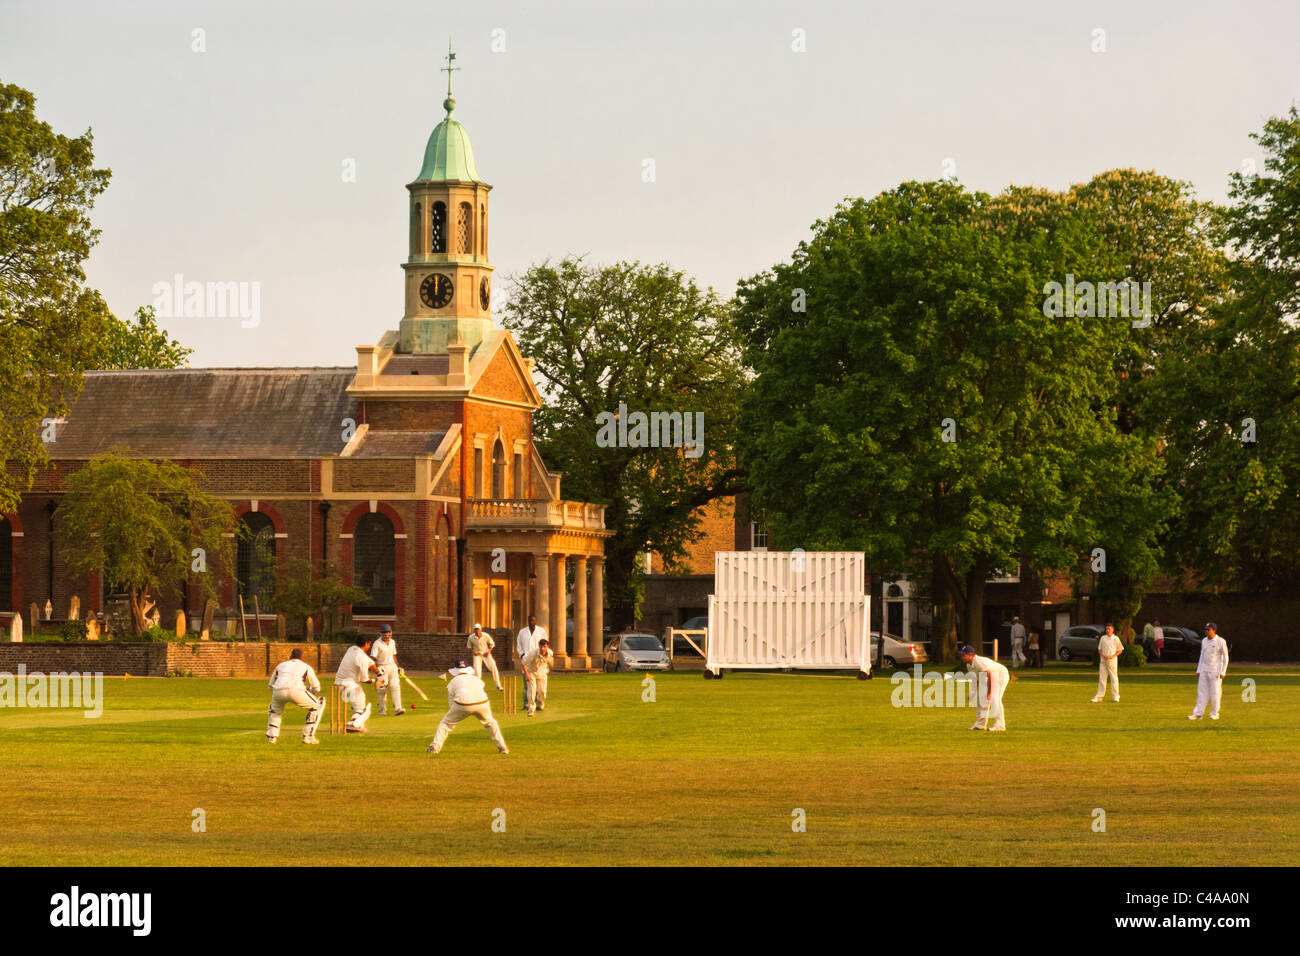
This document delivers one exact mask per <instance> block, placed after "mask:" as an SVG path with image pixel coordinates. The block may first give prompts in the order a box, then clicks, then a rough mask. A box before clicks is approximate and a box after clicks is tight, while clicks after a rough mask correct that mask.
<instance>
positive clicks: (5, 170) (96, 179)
mask: <svg viewBox="0 0 1300 956" xmlns="http://www.w3.org/2000/svg"><path fill="white" fill-rule="evenodd" d="M91 146H92V137H91V134H90V131H89V130H87V131H86V132H85V134H83V135H82V136H78V137H76V138H69V137H67V136H62V135H59V134H57V133H55V132H54V131H53V130H52V129H51V128H50V126H49V124H47V123H42V122H40V121H39V120H37V118H36V100H35V98H34V97H33V96H32V94H31V93H29V92H27V91H26V90H24V89H22V88H20V87H17V86H12V85H10V86H0V410H3V414H0V448H3V449H4V454H5V458H6V459H7V460H8V462H9V463H10V468H6V469H4V470H0V511H12V510H14V509H15V508H16V507H17V505H18V499H19V496H20V495H21V493H22V491H24V490H26V489H27V488H29V487H30V486H31V480H32V477H33V474H34V471H35V469H36V468H37V467H38V466H39V465H41V464H43V463H44V462H45V461H46V460H47V459H46V455H45V448H44V445H43V444H42V443H41V439H40V424H41V421H42V419H44V418H47V417H52V416H58V415H60V414H63V413H64V412H66V411H67V408H68V403H69V401H70V400H71V399H73V398H75V397H76V395H77V393H78V392H79V391H80V389H81V372H82V370H83V369H85V368H87V367H88V366H91V365H93V363H94V353H95V345H96V343H98V342H99V341H101V340H102V338H103V336H104V335H105V333H106V330H107V327H108V322H109V319H110V314H109V311H108V307H107V306H106V305H105V303H104V300H103V299H102V298H100V295H99V293H97V292H95V291H94V290H93V289H88V288H86V284H85V282H86V276H85V272H84V271H83V269H82V263H83V262H85V260H86V259H87V257H88V256H89V255H90V250H91V248H92V247H93V246H94V244H95V242H96V240H97V238H98V235H99V231H98V230H97V229H94V228H93V227H92V226H91V224H90V209H91V207H93V206H94V204H95V197H97V196H98V195H99V194H100V193H102V192H103V191H104V190H105V189H106V188H107V186H108V180H109V175H110V174H109V171H108V170H106V169H96V168H94V165H93V164H94V156H93V152H92V149H91ZM11 469H12V470H11Z"/></svg>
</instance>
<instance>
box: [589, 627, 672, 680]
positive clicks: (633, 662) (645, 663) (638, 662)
mask: <svg viewBox="0 0 1300 956" xmlns="http://www.w3.org/2000/svg"><path fill="white" fill-rule="evenodd" d="M604 668H605V673H609V672H610V671H666V670H671V669H672V662H671V661H670V660H669V659H668V652H667V651H666V650H664V645H663V642H662V641H660V640H659V638H657V637H655V636H654V635H653V634H637V633H631V634H615V635H614V637H613V639H612V640H611V641H610V642H609V643H608V644H606V645H605V660H604Z"/></svg>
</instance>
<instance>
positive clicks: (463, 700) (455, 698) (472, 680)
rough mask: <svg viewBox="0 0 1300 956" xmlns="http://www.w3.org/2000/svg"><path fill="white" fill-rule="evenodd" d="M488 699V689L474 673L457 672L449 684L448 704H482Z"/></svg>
mask: <svg viewBox="0 0 1300 956" xmlns="http://www.w3.org/2000/svg"><path fill="white" fill-rule="evenodd" d="M487 699H488V693H487V687H485V686H484V684H483V681H482V680H480V679H479V678H477V677H475V676H474V672H473V671H457V672H456V676H455V677H453V678H452V679H451V680H450V681H448V682H447V703H448V704H482V703H486V702H487Z"/></svg>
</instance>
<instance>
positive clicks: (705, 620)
mask: <svg viewBox="0 0 1300 956" xmlns="http://www.w3.org/2000/svg"><path fill="white" fill-rule="evenodd" d="M677 630H679V631H703V632H704V634H705V640H707V639H708V633H709V616H708V615H707V614H702V615H700V616H699V617H692V618H689V619H688V620H687V621H686V622H685V623H684V624H678V625H677ZM667 638H668V634H667V632H665V633H664V643H665V645H666V644H667ZM695 643H696V644H699V645H700V647H703V648H706V649H707V647H708V645H707V644H705V643H704V641H701V640H699V639H698V638H696V640H695ZM673 653H674V654H678V655H680V654H685V655H686V656H688V657H698V656H699V652H698V651H696V650H695V648H693V647H691V645H690V643H689V642H688V641H687V640H686V638H684V637H680V636H678V637H674V638H673Z"/></svg>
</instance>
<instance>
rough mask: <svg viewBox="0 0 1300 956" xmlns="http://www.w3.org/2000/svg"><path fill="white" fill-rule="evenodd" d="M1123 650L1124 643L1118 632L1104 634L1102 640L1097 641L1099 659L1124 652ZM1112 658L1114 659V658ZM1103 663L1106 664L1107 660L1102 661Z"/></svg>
mask: <svg viewBox="0 0 1300 956" xmlns="http://www.w3.org/2000/svg"><path fill="white" fill-rule="evenodd" d="M1123 650H1124V644H1123V643H1122V642H1121V641H1120V639H1119V636H1118V635H1116V634H1111V635H1106V634H1102V635H1101V640H1099V641H1098V642H1097V657H1098V659H1100V658H1103V657H1106V658H1109V657H1110V655H1112V654H1119V653H1122V652H1123ZM1111 659H1112V660H1113V659H1114V658H1111ZM1102 663H1103V664H1104V663H1106V662H1105V661H1102Z"/></svg>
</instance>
